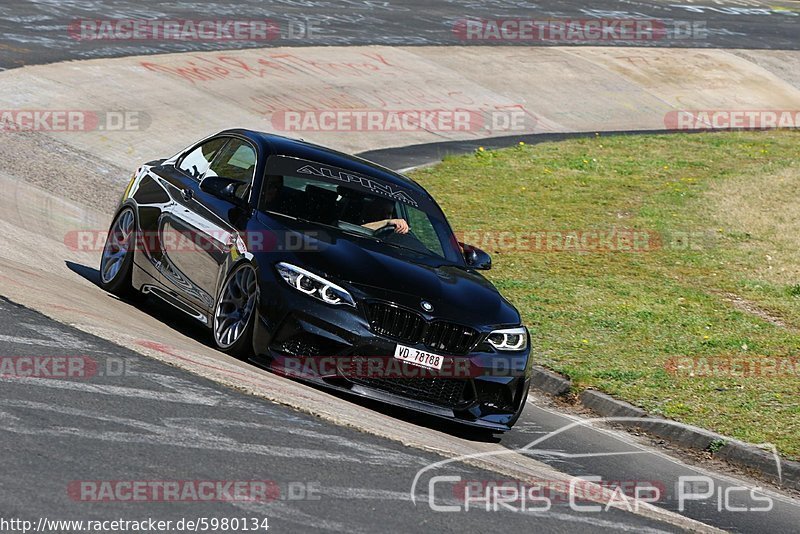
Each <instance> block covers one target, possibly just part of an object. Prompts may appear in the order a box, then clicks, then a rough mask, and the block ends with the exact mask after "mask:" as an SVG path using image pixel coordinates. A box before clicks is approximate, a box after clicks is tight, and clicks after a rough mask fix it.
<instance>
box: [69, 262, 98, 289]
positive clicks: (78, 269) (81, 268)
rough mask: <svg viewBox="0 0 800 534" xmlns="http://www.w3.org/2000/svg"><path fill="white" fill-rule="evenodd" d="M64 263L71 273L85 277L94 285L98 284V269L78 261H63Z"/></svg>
mask: <svg viewBox="0 0 800 534" xmlns="http://www.w3.org/2000/svg"><path fill="white" fill-rule="evenodd" d="M64 263H65V264H66V266H67V269H69V270H70V271H72V272H73V273H75V274H77V275H78V276H80V277H81V278H85V279H87V280H88V281H90V282H91V283H93V284H94V285H96V286H100V271H99V270H98V269H95V268H94V267H89V266H87V265H81V264H80V263H75V262H74V261H65V262H64Z"/></svg>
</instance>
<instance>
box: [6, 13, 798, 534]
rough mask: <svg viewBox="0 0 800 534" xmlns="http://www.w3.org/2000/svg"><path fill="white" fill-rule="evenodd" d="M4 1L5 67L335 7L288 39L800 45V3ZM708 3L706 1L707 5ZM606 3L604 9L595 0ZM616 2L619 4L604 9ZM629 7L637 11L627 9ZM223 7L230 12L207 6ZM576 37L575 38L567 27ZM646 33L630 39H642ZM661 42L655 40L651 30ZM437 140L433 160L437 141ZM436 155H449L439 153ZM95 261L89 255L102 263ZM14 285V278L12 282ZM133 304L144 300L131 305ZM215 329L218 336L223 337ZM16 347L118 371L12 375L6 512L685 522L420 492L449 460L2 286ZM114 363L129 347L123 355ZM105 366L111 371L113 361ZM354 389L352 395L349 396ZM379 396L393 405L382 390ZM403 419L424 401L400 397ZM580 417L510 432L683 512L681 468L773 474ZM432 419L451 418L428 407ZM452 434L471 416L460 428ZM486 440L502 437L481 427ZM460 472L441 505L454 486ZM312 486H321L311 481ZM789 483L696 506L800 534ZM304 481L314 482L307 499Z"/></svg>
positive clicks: (324, 522) (114, 52)
mask: <svg viewBox="0 0 800 534" xmlns="http://www.w3.org/2000/svg"><path fill="white" fill-rule="evenodd" d="M178 6H180V7H179V8H178V9H176V7H175V6H174V5H173V4H172V3H167V2H163V3H160V2H149V3H147V4H146V5H145V6H144V7H143V6H142V5H141V3H138V2H113V3H112V2H110V1H109V2H56V1H43V2H36V1H34V2H4V3H3V5H2V6H0V25H2V29H0V51H2V54H0V66H2V67H3V68H11V67H16V66H21V65H23V64H33V63H48V62H54V61H61V60H66V59H88V58H97V57H114V56H127V55H133V54H147V53H163V52H177V51H187V50H207V49H219V48H225V47H228V46H230V47H233V48H241V47H244V46H264V44H265V43H232V44H226V43H212V44H209V43H147V42H142V43H118V44H113V45H112V46H109V45H108V43H93V42H87V41H79V40H76V39H73V38H71V37H70V36H69V35H68V32H67V26H68V25H69V24H70V23H71V22H72V21H74V20H76V19H80V18H92V19H104V18H117V19H121V18H157V17H160V18H185V19H199V18H202V17H206V18H209V17H214V18H221V17H231V18H233V17H235V18H240V19H243V18H256V17H262V18H271V19H275V20H277V21H279V22H282V23H283V24H284V25H286V24H288V23H289V22H290V21H297V20H301V19H302V20H305V18H306V17H308V18H309V19H312V20H314V21H315V22H318V23H319V24H318V26H319V28H320V33H319V34H318V35H316V36H315V37H314V39H308V38H300V39H280V40H278V41H276V42H275V44H276V45H281V46H285V45H299V46H305V45H334V44H338V45H353V44H406V45H407V44H419V45H429V44H466V43H464V42H462V41H460V40H458V39H457V38H455V37H454V36H453V33H452V25H453V21H454V20H457V19H459V18H463V17H465V16H475V17H484V18H492V17H494V18H500V17H519V16H521V15H520V12H522V13H523V15H522V16H526V17H527V16H531V17H533V16H535V17H537V18H538V17H540V16H552V17H562V18H570V17H582V18H585V17H592V16H595V17H609V16H612V15H610V14H608V12H610V11H613V12H615V13H616V15H615V16H617V17H628V16H630V17H634V16H636V17H651V18H661V19H670V20H695V21H698V22H706V23H707V26H708V27H709V28H710V29H712V30H713V31H711V33H710V35H709V36H708V38H707V39H703V40H702V41H697V42H691V43H690V42H686V41H684V42H678V41H675V42H673V41H665V42H660V43H650V44H655V45H658V46H698V47H706V46H707V47H714V48H723V47H729V48H776V49H797V48H798V43H799V42H800V39H798V38H797V31H796V29H797V24H798V22H800V19H799V18H796V17H795V14H796V13H797V8H798V7H800V4H798V3H793V2H785V3H779V2H772V3H770V5H769V6H768V7H767V6H766V5H765V4H762V3H759V2H725V3H718V2H712V1H710V0H709V1H708V2H691V3H690V2H683V3H681V2H675V3H673V2H655V1H651V2H612V1H604V2H600V3H593V4H592V6H591V9H589V8H587V7H585V6H583V5H581V3H579V2H562V3H560V4H559V5H558V7H557V8H554V7H552V6H551V7H546V6H542V4H538V3H534V2H524V1H509V2H504V1H483V2H481V1H477V0H476V1H474V2H441V3H438V4H436V5H434V6H431V5H430V3H428V2H406V3H391V4H389V3H384V2H376V1H364V2H333V1H313V0H312V1H302V2H301V1H289V0H287V1H284V2H272V3H269V4H266V3H264V2H254V1H252V2H237V3H236V5H235V6H233V5H230V4H228V3H202V7H201V3H199V2H196V3H195V2H183V3H180V4H178ZM704 6H705V7H704ZM590 11H591V12H590ZM600 11H603V12H605V13H600ZM620 12H622V13H620ZM208 13H213V15H206V14H208ZM555 44H564V43H555ZM626 44H630V43H626ZM638 44H647V43H638ZM440 148H441V147H439V148H437V147H427V148H426V147H416V148H415V149H407V150H405V151H397V152H387V151H383V152H382V153H380V154H375V156H376V159H379V160H382V161H384V162H385V163H387V164H389V165H390V166H392V167H395V168H403V167H408V166H412V165H416V164H419V163H420V162H422V159H424V160H425V161H429V160H430V159H432V158H431V156H430V153H434V154H435V153H436V151H437V150H440ZM426 150H427V151H428V155H426V156H425V158H422V159H420V158H421V156H420V154H425V153H426V152H425V151H426ZM434 157H435V155H434ZM94 267H95V266H82V267H80V268H76V271H78V272H81V273H82V274H83V276H86V277H88V278H93V277H96V271H94V270H93V269H94ZM0 293H2V289H1V288H0ZM151 304H154V305H153V308H152V313H153V314H154V315H156V316H157V317H161V318H163V319H164V321H165V328H173V329H175V330H176V331H178V332H181V333H184V334H187V333H188V334H191V335H195V336H197V337H198V338H202V337H203V336H204V335H206V334H205V333H204V332H203V331H202V330H200V329H199V328H197V327H196V326H195V325H193V324H191V322H190V321H188V320H186V321H184V320H181V319H177V320H175V319H174V317H173V316H174V314H172V313H171V311H169V310H165V309H164V308H163V306H159V305H158V304H157V303H151ZM125 305H127V304H125ZM208 341H210V340H208ZM0 355H2V356H35V357H46V356H76V355H81V356H86V357H88V358H92V359H93V360H95V361H97V362H98V364H99V369H101V370H102V369H109V368H111V367H113V368H115V369H117V370H118V369H119V368H120V362H124V365H122V369H124V371H125V372H124V373H122V374H121V375H120V374H118V373H117V374H115V373H111V374H109V376H101V375H100V374H98V375H95V376H93V377H92V378H91V379H90V380H86V379H83V380H60V379H47V378H31V379H19V378H2V379H0V384H1V385H0V420H2V425H0V447H2V448H3V449H4V450H6V451H11V452H10V461H6V462H4V469H3V470H2V471H1V472H0V503H2V506H1V507H0V510H2V515H1V516H0V517H18V518H29V519H36V518H39V517H48V518H49V519H101V520H105V519H112V518H116V517H123V518H125V519H141V518H144V517H153V518H157V519H160V520H174V521H177V520H179V519H181V518H187V519H188V518H195V519H196V518H197V517H215V518H223V517H237V516H238V517H248V518H254V517H256V518H258V517H268V518H269V525H270V526H271V527H274V528H273V531H278V532H289V531H291V532H295V531H328V532H329V531H347V532H375V531H417V530H420V529H421V528H424V529H425V530H430V531H436V532H447V531H454V532H456V531H457V532H462V531H494V530H507V531H509V532H518V531H523V530H524V531H529V530H531V529H532V528H536V529H541V530H544V531H548V532H559V531H565V532H566V531H570V532H571V531H574V530H575V529H578V528H580V529H582V530H589V531H599V530H615V529H616V530H624V531H631V530H634V531H640V530H645V529H648V528H650V529H653V530H654V531H657V530H662V531H674V530H675V529H674V528H672V527H669V526H665V525H663V524H655V523H653V522H650V521H648V520H646V519H643V518H642V517H640V516H637V515H634V514H628V513H624V512H619V511H613V510H612V511H608V512H602V513H587V512H576V511H575V510H573V509H571V508H570V507H569V506H567V504H566V503H564V502H559V501H558V500H557V502H556V504H555V505H554V508H553V509H552V510H550V511H549V512H547V513H542V514H531V513H525V514H523V513H519V512H509V511H506V512H481V511H471V512H460V513H435V512H432V511H431V509H430V507H429V506H428V504H427V497H428V496H427V488H422V490H418V491H417V493H416V495H417V497H418V498H419V499H421V500H420V501H418V504H416V505H414V504H412V503H411V501H410V494H409V492H410V491H411V484H412V480H413V477H414V475H415V474H416V473H417V471H418V470H419V469H421V468H423V467H425V466H426V465H429V464H431V463H432V462H436V461H440V460H441V458H440V457H438V456H436V455H434V454H431V453H426V452H422V451H418V450H414V449H409V448H407V447H403V446H402V445H401V444H399V443H396V442H393V441H388V440H384V439H381V438H377V437H374V436H370V435H368V434H363V433H360V432H357V431H355V430H351V429H347V428H342V427H340V426H337V425H334V424H331V423H327V422H325V421H322V420H319V419H316V418H313V417H310V416H306V415H303V414H300V413H297V412H295V411H292V410H290V409H288V408H283V407H280V406H278V405H275V404H272V403H269V402H266V401H263V400H261V399H258V398H254V397H250V396H246V395H243V394H241V393H238V392H236V391H233V390H230V389H227V388H225V387H222V386H220V385H218V384H216V383H214V382H211V381H208V380H205V379H202V378H198V377H195V376H194V375H192V374H190V373H187V372H185V371H182V370H180V369H177V368H174V367H171V366H167V365H165V364H162V363H159V362H156V361H153V360H150V359H148V358H144V357H142V356H139V355H137V354H136V353H134V352H132V351H129V350H126V349H124V348H121V347H118V346H115V345H113V344H111V343H108V342H105V341H103V340H101V339H99V338H95V337H92V336H89V335H87V334H83V333H81V332H79V331H77V330H74V329H72V328H69V327H67V326H64V325H60V324H58V323H55V322H53V321H51V320H49V319H47V318H45V317H43V316H41V315H39V314H37V313H35V312H32V311H30V310H27V309H25V308H21V307H18V306H17V305H15V304H12V303H9V302H5V301H3V302H0ZM108 362H111V363H108ZM101 374H102V373H101ZM339 402H343V403H347V402H352V401H351V400H348V399H345V398H343V399H340V400H339ZM375 409H376V410H387V409H386V408H382V407H380V406H375ZM389 413H390V414H392V415H393V416H395V417H398V418H403V419H409V418H411V419H412V420H413V418H414V416H413V415H410V414H407V413H403V412H399V411H398V412H392V411H391V410H390V411H389ZM574 422H575V418H574V417H573V416H571V415H568V414H564V413H562V412H560V411H558V410H554V409H551V408H549V407H548V406H547V404H546V403H544V402H536V399H532V401H531V402H529V406H528V407H527V409H526V411H525V413H524V414H523V416H522V418H521V419H520V421H519V423H518V425H517V426H516V427H515V429H514V431H512V432H510V433H508V434H506V435H505V436H503V437H502V441H501V443H502V444H503V445H504V446H506V447H508V448H509V449H517V448H520V447H523V446H526V445H529V444H530V443H531V442H533V441H534V440H537V439H541V438H543V437H546V438H547V439H545V440H544V441H543V442H541V443H540V444H539V445H537V446H536V447H535V448H533V449H532V450H531V451H530V452H529V454H531V455H532V456H533V457H534V458H536V459H538V460H540V461H542V462H544V463H547V464H549V465H552V466H554V467H556V468H557V469H559V470H560V471H563V472H566V473H569V474H573V475H577V476H587V475H596V476H601V477H602V478H603V479H604V480H614V481H640V482H641V481H651V482H653V483H655V484H657V485H659V486H661V487H663V488H664V490H665V492H664V495H663V498H662V499H661V500H660V501H659V503H658V505H659V506H663V507H664V508H666V509H669V510H676V511H678V506H679V505H678V501H677V494H676V486H675V484H676V482H677V481H678V479H679V477H681V476H687V475H690V476H708V477H710V478H711V479H712V480H713V482H714V486H715V487H714V489H715V497H716V495H717V494H724V492H725V488H731V487H738V486H743V487H747V488H748V489H749V488H751V487H753V486H754V485H757V483H755V482H753V481H750V480H747V479H746V478H741V477H739V478H733V477H729V476H727V475H723V474H720V473H718V472H717V473H712V472H709V471H708V470H706V469H704V468H702V467H697V466H694V465H690V464H688V463H685V462H683V461H681V460H678V459H677V458H676V457H675V456H673V455H671V454H669V453H668V452H664V451H663V450H662V449H661V448H660V447H658V446H652V444H649V443H648V442H647V441H645V440H641V439H638V438H634V437H632V436H630V435H628V434H627V433H624V432H617V431H613V430H609V429H605V428H600V429H595V428H588V427H585V426H580V427H577V428H575V429H572V430H569V431H567V432H564V433H561V434H557V435H553V436H550V434H551V433H553V432H554V431H557V430H559V429H562V428H564V427H565V426H567V425H569V424H572V423H574ZM420 424H421V425H435V424H436V423H433V422H429V421H425V420H420ZM452 432H457V430H455V429H452ZM467 437H470V438H471V439H475V440H481V439H486V437H485V436H480V435H475V436H469V435H468V436H467ZM442 474H446V475H458V476H461V477H463V478H464V479H470V480H496V479H498V478H499V476H498V475H497V474H494V473H488V472H485V471H481V470H478V469H475V468H472V467H469V466H465V465H464V464H452V465H451V466H449V467H448V468H447V470H446V471H444V472H443V473H442ZM82 480H83V481H85V480H122V481H134V480H268V481H274V483H275V484H276V485H277V487H278V488H279V490H280V491H279V492H278V493H277V496H276V499H275V500H273V501H270V502H266V503H244V502H238V503H208V502H184V503H164V502H161V503H159V502H124V503H120V502H115V503H97V502H87V501H81V500H76V499H75V498H74V495H71V494H70V492H69V488H70V487H73V486H70V483H73V484H74V483H75V482H76V481H82ZM447 489H450V488H447V487H445V486H442V491H444V493H443V494H439V495H436V501H437V502H438V503H440V504H441V503H450V504H452V503H453V502H456V503H457V502H458V501H453V500H452V492H449V493H448V492H447V491H446V490H447ZM303 495H305V497H303ZM731 495H732V501H731V503H730V504H732V505H734V506H739V507H743V508H748V507H751V506H758V505H760V504H761V503H760V502H756V501H753V499H752V495H751V494H749V493H743V492H734V493H733V494H731ZM756 495H758V496H760V497H764V496H768V497H769V498H770V499H772V503H773V508H772V510H771V511H769V512H742V511H738V512H730V511H725V510H721V509H720V506H719V502H718V501H717V500H716V498H711V499H706V500H703V501H698V502H690V503H688V507H687V508H686V509H685V510H683V511H680V513H681V514H683V515H686V516H687V517H690V518H693V519H697V520H699V521H702V522H705V523H707V524H709V525H713V526H715V527H718V528H722V529H726V530H731V531H741V532H796V531H797V525H798V524H800V505H799V504H798V501H796V500H792V499H790V498H788V497H785V496H782V495H780V494H777V493H774V492H771V491H769V490H763V491H759V492H756ZM293 497H297V498H293Z"/></svg>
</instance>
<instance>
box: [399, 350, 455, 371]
mask: <svg viewBox="0 0 800 534" xmlns="http://www.w3.org/2000/svg"><path fill="white" fill-rule="evenodd" d="M394 357H395V358H397V359H398V360H402V361H404V362H407V363H411V364H414V365H419V366H420V367H427V368H428V369H438V370H441V368H442V364H443V363H444V357H443V356H439V355H438V354H431V353H430V352H425V351H424V350H419V349H415V348H414V347H406V346H405V345H397V348H395V349H394Z"/></svg>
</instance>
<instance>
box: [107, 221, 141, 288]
mask: <svg viewBox="0 0 800 534" xmlns="http://www.w3.org/2000/svg"><path fill="white" fill-rule="evenodd" d="M135 245H136V216H135V215H134V213H133V209H132V208H129V207H126V208H124V209H122V210H121V211H120V212H119V213H118V214H117V216H116V217H115V218H114V221H113V222H112V223H111V227H110V228H109V230H108V237H106V243H105V246H104V247H103V255H102V256H101V258H100V287H102V288H103V289H105V290H106V291H108V292H109V293H111V294H113V295H116V296H118V297H120V298H125V299H135V298H136V297H137V296H139V295H140V293H139V292H138V291H136V290H135V289H133V285H132V282H131V276H132V274H133V251H134V249H135Z"/></svg>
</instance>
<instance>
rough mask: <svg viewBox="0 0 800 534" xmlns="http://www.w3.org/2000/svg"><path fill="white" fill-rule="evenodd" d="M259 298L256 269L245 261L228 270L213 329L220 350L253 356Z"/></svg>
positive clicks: (242, 355)
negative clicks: (254, 329)
mask: <svg viewBox="0 0 800 534" xmlns="http://www.w3.org/2000/svg"><path fill="white" fill-rule="evenodd" d="M258 300H259V290H258V275H257V274H256V270H255V268H254V267H253V265H252V264H250V263H242V264H240V265H239V266H238V267H236V268H234V269H233V270H232V271H231V272H230V274H228V277H227V278H226V279H225V282H224V283H223V284H222V288H221V289H220V292H219V295H217V301H216V303H215V304H214V313H213V316H212V330H213V335H214V343H215V344H216V345H217V348H218V349H219V350H221V351H222V352H225V353H227V354H230V355H231V356H235V357H237V358H240V359H245V358H247V357H249V356H252V353H253V328H254V327H253V325H254V324H255V320H256V315H257V313H256V309H257V307H258Z"/></svg>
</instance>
